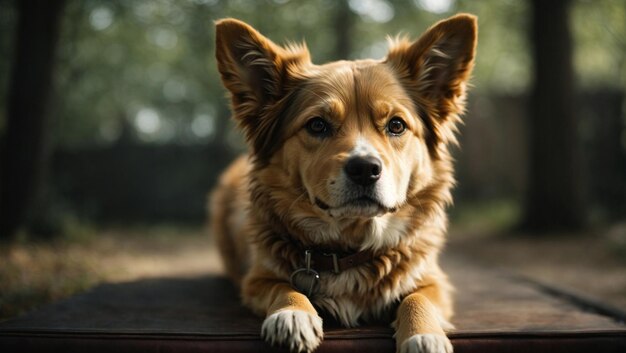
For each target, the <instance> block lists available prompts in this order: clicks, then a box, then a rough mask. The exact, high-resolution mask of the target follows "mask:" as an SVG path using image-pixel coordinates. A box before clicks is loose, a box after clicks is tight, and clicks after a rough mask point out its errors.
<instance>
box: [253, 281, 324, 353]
mask: <svg viewBox="0 0 626 353" xmlns="http://www.w3.org/2000/svg"><path fill="white" fill-rule="evenodd" d="M243 295H244V300H245V301H246V302H247V303H248V304H250V305H251V306H252V307H253V308H254V309H256V310H257V311H260V312H263V313H265V315H266V317H265V321H263V326H262V329H261V336H263V339H265V341H267V342H269V343H271V344H273V345H279V346H284V347H287V348H289V350H290V351H291V352H312V351H313V350H314V349H315V348H317V346H318V345H319V344H320V342H321V341H322V337H323V330H322V319H321V318H320V317H319V315H318V314H317V311H315V308H314V307H313V305H312V304H311V302H310V301H309V299H308V298H307V297H306V296H305V295H303V294H302V293H299V292H297V291H295V290H294V289H293V288H291V286H290V285H289V284H288V283H285V282H283V281H280V280H275V279H271V278H267V277H260V276H259V277H252V276H248V277H247V278H246V280H244V288H243Z"/></svg>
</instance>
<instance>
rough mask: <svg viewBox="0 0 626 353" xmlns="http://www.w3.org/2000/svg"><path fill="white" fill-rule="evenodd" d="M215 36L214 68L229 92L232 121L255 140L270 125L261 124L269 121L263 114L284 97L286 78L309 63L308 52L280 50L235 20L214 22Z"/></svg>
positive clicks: (303, 49) (301, 47)
mask: <svg viewBox="0 0 626 353" xmlns="http://www.w3.org/2000/svg"><path fill="white" fill-rule="evenodd" d="M215 35H216V58H217V66H218V70H219V72H220V74H221V76H222V81H223V82H224V85H225V86H226V88H227V89H228V90H229V91H230V93H231V99H232V106H233V110H234V113H235V114H234V115H235V119H236V120H237V122H238V123H239V125H240V126H241V127H242V128H243V129H244V132H246V135H247V138H248V140H254V139H255V136H256V135H258V134H259V133H263V131H262V130H263V129H264V127H266V126H269V125H272V123H271V122H268V121H264V120H267V119H269V118H271V117H267V116H264V115H268V114H266V113H264V112H265V111H266V110H267V109H266V108H268V106H270V105H272V104H274V103H276V102H278V101H279V100H280V99H281V98H282V97H283V96H284V95H285V93H286V92H285V91H286V89H287V87H286V86H287V84H286V83H287V81H288V79H289V76H290V75H293V73H295V72H297V71H298V68H299V67H300V66H302V65H304V64H306V63H310V58H309V53H308V50H307V49H306V47H305V46H304V45H290V46H289V47H287V48H283V47H281V46H279V45H276V44H274V43H273V42H272V41H271V40H269V39H267V38H265V37H264V36H263V35H261V34H260V33H259V32H257V31H256V30H255V29H254V28H252V27H251V26H249V25H247V24H246V23H244V22H241V21H238V20H235V19H223V20H220V21H217V22H216V26H215ZM264 133H265V134H267V133H269V132H268V131H265V132H264ZM254 134H256V135H254ZM264 143H269V141H265V142H264Z"/></svg>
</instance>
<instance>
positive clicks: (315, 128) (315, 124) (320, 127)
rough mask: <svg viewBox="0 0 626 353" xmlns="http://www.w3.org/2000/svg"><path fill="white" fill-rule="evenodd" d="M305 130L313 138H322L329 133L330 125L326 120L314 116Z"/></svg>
mask: <svg viewBox="0 0 626 353" xmlns="http://www.w3.org/2000/svg"><path fill="white" fill-rule="evenodd" d="M306 130H307V131H308V132H309V134H311V135H313V136H324V135H327V134H328V133H329V132H330V125H329V124H328V123H327V122H326V120H324V119H322V118H320V117H319V116H316V117H314V118H312V119H311V120H309V121H308V122H307V123H306Z"/></svg>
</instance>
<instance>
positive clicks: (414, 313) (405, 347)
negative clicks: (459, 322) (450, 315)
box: [393, 285, 452, 353]
mask: <svg viewBox="0 0 626 353" xmlns="http://www.w3.org/2000/svg"><path fill="white" fill-rule="evenodd" d="M443 298H444V296H443V293H442V291H441V289H440V288H439V286H437V285H430V286H427V287H423V288H420V289H419V290H417V291H416V292H414V293H412V294H410V295H408V296H406V297H405V298H404V300H402V303H400V306H399V308H398V312H397V317H396V321H395V322H394V323H393V326H394V327H395V329H396V334H395V338H396V351H397V352H398V353H418V352H419V353H452V344H451V343H450V340H449V339H448V337H446V334H445V332H444V326H446V328H447V327H448V326H450V327H451V325H450V324H449V323H448V322H447V321H446V320H445V319H444V317H443V314H442V311H441V308H442V306H445V305H446V301H445V300H443Z"/></svg>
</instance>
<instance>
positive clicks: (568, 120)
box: [523, 0, 585, 231]
mask: <svg viewBox="0 0 626 353" xmlns="http://www.w3.org/2000/svg"><path fill="white" fill-rule="evenodd" d="M569 6H570V1H569V0H553V1H544V0H533V1H532V15H533V24H532V27H531V32H532V33H531V37H530V39H531V42H532V45H533V54H534V56H533V59H534V82H533V88H532V95H531V111H530V117H529V118H530V120H529V135H530V142H529V147H530V160H529V180H528V190H527V199H526V204H525V213H524V219H523V227H524V228H526V229H528V230H532V231H544V230H553V229H569V230H576V229H580V228H581V227H582V226H584V223H585V209H584V206H583V205H584V204H583V184H582V182H581V170H580V165H579V163H580V161H581V158H580V151H579V148H578V136H577V132H578V130H577V120H576V114H575V112H574V105H573V103H574V80H573V76H574V75H573V67H572V40H571V35H570V30H569V26H568V22H569V21H568V19H569V14H568V10H569Z"/></svg>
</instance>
